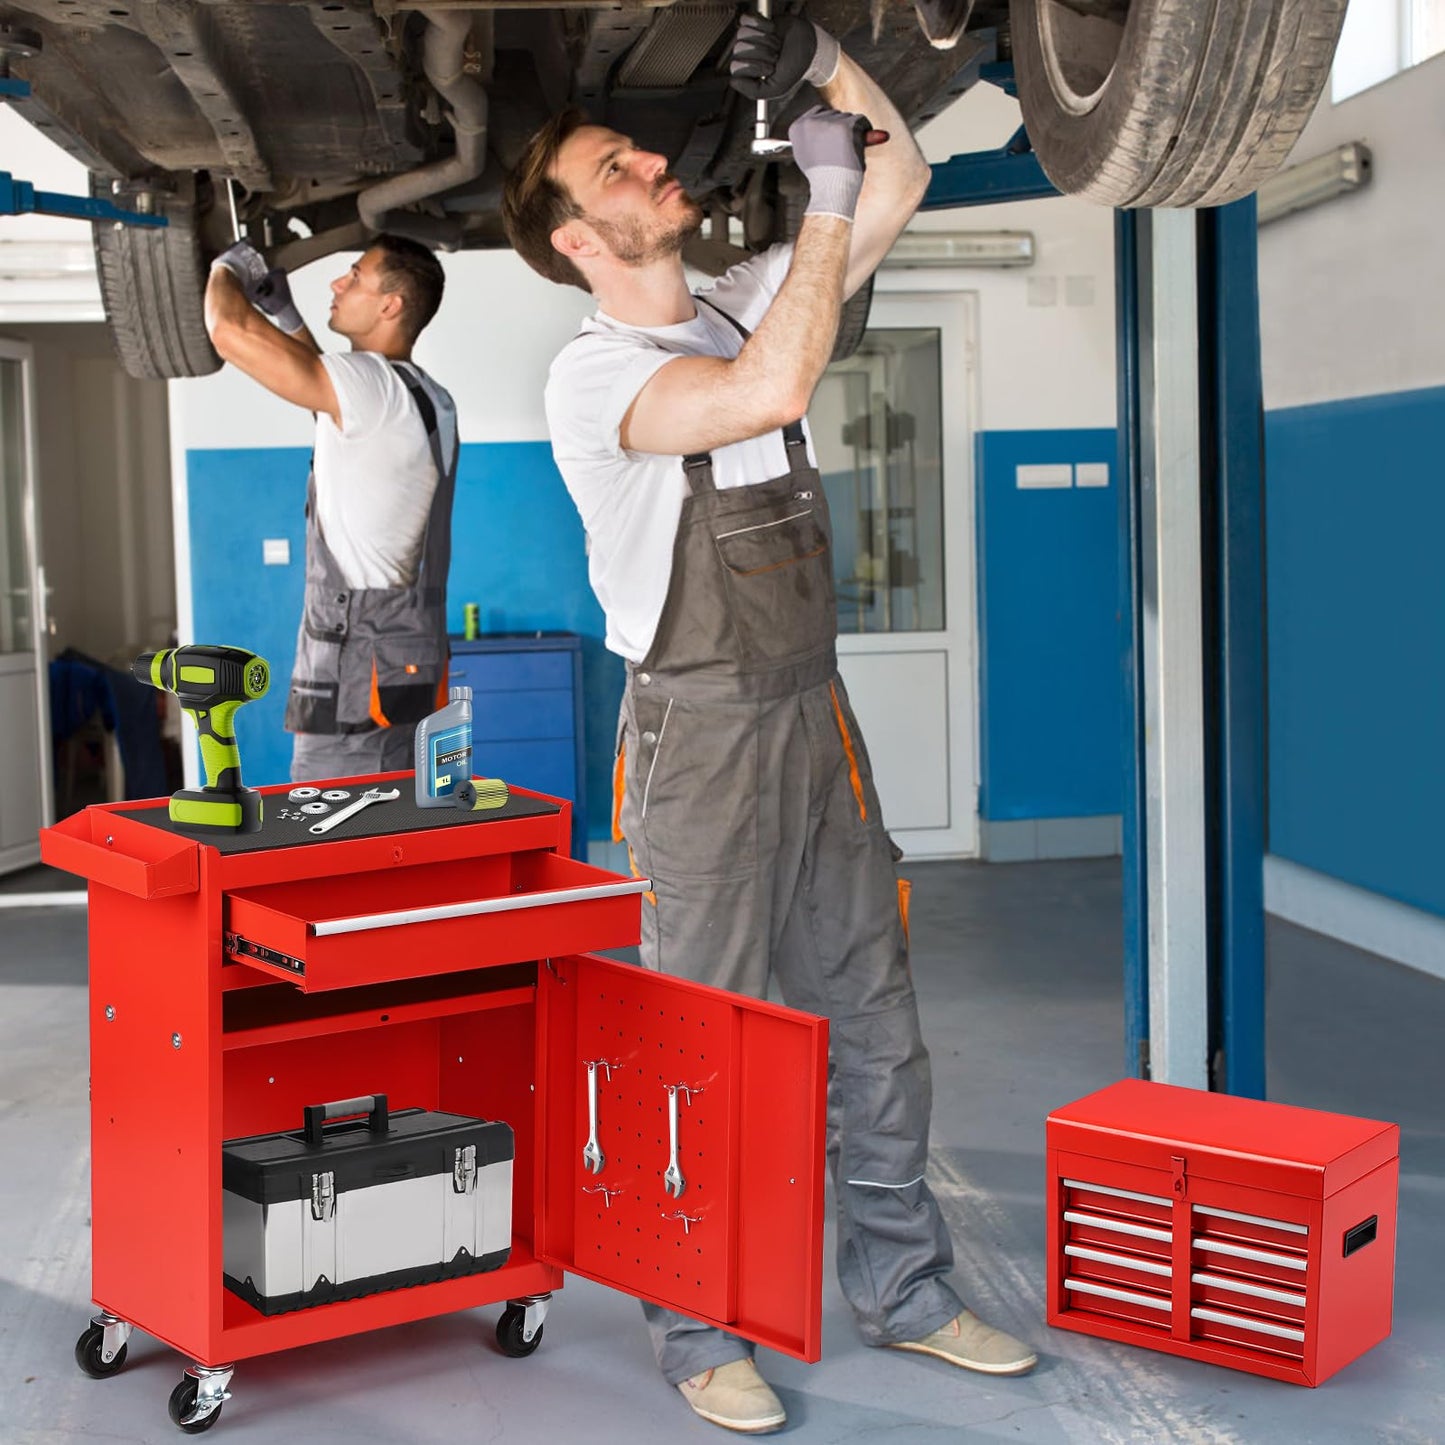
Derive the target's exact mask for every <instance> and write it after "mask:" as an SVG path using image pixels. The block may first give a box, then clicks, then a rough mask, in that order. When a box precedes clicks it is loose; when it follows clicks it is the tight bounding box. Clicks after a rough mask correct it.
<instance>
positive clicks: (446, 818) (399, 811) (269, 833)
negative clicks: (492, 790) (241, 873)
mask: <svg viewBox="0 0 1445 1445" xmlns="http://www.w3.org/2000/svg"><path fill="white" fill-rule="evenodd" d="M336 786H337V787H344V788H346V790H347V792H349V793H350V794H351V796H350V797H349V798H347V799H345V800H344V801H342V802H337V803H333V804H332V805H331V811H330V812H329V813H319V814H316V815H315V816H313V815H312V814H310V813H303V812H302V811H301V804H300V803H293V802H291V801H290V800H289V799H288V798H287V796H286V794H285V793H267V794H266V807H265V816H264V818H263V820H262V823H261V828H260V831H259V832H256V833H222V832H215V831H212V830H210V829H206V830H205V831H202V830H199V829H196V828H187V827H184V826H183V825H182V824H180V823H173V822H171V819H170V812H169V806H170V804H169V800H167V801H165V802H161V803H158V804H156V806H155V807H152V808H136V809H133V810H132V809H129V808H127V809H126V816H127V817H128V818H134V819H135V820H136V821H137V822H139V823H149V824H150V825H151V827H153V828H164V829H165V831H166V832H168V833H176V834H179V836H181V837H182V838H194V839H195V840H196V841H197V842H198V843H205V844H207V845H209V846H210V847H212V848H215V849H216V850H217V851H218V852H221V853H257V852H261V851H263V850H264V849H267V848H295V847H297V846H299V845H301V844H303V843H335V842H337V841H338V840H339V839H342V838H380V837H386V836H388V835H390V834H392V833H415V832H418V831H419V830H421V829H423V828H465V827H478V826H485V825H486V824H487V823H497V822H500V821H502V820H503V819H504V818H537V817H543V816H546V815H548V814H556V813H558V812H560V811H561V810H560V809H559V808H558V807H557V805H556V803H549V802H545V801H543V800H542V799H541V798H524V797H519V796H517V795H515V794H514V795H513V796H511V797H509V798H508V799H507V801H506V802H505V803H503V804H502V806H501V807H500V808H478V809H476V810H475V811H474V812H470V813H467V812H463V811H462V809H460V808H418V807H417V805H416V796H415V794H414V793H413V791H412V781H411V778H410V777H405V778H395V779H393V780H392V781H391V782H388V783H382V784H380V785H379V786H380V787H381V788H382V790H383V791H385V792H389V791H390V790H391V789H392V788H400V789H401V796H400V797H399V798H395V799H393V800H392V801H391V802H389V803H368V804H367V805H366V807H364V808H363V809H362V810H361V811H360V812H359V813H353V814H352V816H351V817H349V818H345V819H343V820H342V821H341V822H340V823H338V824H337V825H336V826H335V827H334V828H332V829H331V830H330V831H329V832H326V833H313V832H312V831H311V825H312V824H313V823H324V822H325V821H326V820H327V819H328V818H332V817H335V816H336V814H337V813H339V812H340V811H341V810H342V809H343V808H346V807H349V806H350V805H351V804H352V803H354V802H355V801H356V800H357V799H358V798H359V797H360V796H361V795H362V794H363V793H364V792H365V791H366V789H367V786H368V785H367V784H365V783H358V784H356V785H355V786H351V785H349V784H346V783H338V784H337V785H336Z"/></svg>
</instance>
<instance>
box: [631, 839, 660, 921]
mask: <svg viewBox="0 0 1445 1445" xmlns="http://www.w3.org/2000/svg"><path fill="white" fill-rule="evenodd" d="M627 866H628V867H629V868H631V869H632V876H633V877H634V878H641V877H642V869H641V868H639V867H638V866H637V859H636V858H634V857H633V856H632V844H631V843H629V844H628V845H627ZM642 896H643V897H644V898H645V899H647V901H648V902H649V903H650V904H652V906H653V907H654V908H656V907H657V894H656V893H654V892H653V891H652V889H650V888H649V889H648V890H647V892H646V893H644V894H643V895H642Z"/></svg>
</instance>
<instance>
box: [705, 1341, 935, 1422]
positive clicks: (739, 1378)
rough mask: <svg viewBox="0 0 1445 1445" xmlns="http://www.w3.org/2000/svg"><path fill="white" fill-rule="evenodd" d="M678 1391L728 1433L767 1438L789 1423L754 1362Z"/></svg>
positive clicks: (738, 1363)
mask: <svg viewBox="0 0 1445 1445" xmlns="http://www.w3.org/2000/svg"><path fill="white" fill-rule="evenodd" d="M930 1338H932V1336H930ZM677 1388H678V1389H679V1390H681V1391H682V1398H683V1399H684V1400H686V1401H687V1403H688V1404H689V1405H691V1406H692V1408H693V1410H694V1411H695V1412H696V1413H697V1414H699V1415H701V1416H702V1418H703V1419H704V1420H710V1421H711V1422H712V1423H713V1424H714V1425H721V1426H722V1427H723V1429H724V1430H738V1431H741V1432H742V1433H743V1434H744V1435H765V1434H767V1433H768V1432H769V1431H770V1430H777V1429H778V1428H779V1427H781V1426H782V1425H784V1424H786V1423H787V1419H788V1415H787V1411H785V1410H784V1409H783V1402H782V1401H781V1400H779V1399H778V1397H777V1396H776V1395H775V1394H773V1392H772V1390H771V1388H770V1387H769V1385H768V1382H767V1381H766V1380H765V1379H763V1377H762V1376H761V1375H760V1374H758V1367H757V1366H756V1365H755V1364H753V1362H752V1361H751V1360H730V1361H729V1362H728V1363H727V1364H726V1365H719V1366H718V1367H717V1368H716V1369H713V1370H704V1371H703V1372H702V1374H700V1375H694V1376H693V1377H692V1379H690V1380H684V1381H683V1382H682V1383H681V1384H680V1385H679V1386H678V1387H677Z"/></svg>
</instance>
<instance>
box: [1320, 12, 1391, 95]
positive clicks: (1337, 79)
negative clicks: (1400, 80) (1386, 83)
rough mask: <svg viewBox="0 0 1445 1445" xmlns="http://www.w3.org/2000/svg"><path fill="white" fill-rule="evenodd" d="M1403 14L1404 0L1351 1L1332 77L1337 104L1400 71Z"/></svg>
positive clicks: (1333, 92) (1332, 86)
mask: <svg viewBox="0 0 1445 1445" xmlns="http://www.w3.org/2000/svg"><path fill="white" fill-rule="evenodd" d="M1405 3H1407V4H1408V3H1410V0H1405ZM1400 15H1401V0H1350V7H1349V9H1348V10H1346V11H1345V24H1344V29H1343V30H1341V31H1340V43H1339V48H1338V49H1337V50H1336V51H1335V68H1334V71H1333V73H1332V75H1331V77H1330V99H1331V100H1333V101H1334V102H1335V103H1336V104H1339V102H1340V101H1342V100H1348V99H1349V98H1350V96H1352V95H1358V94H1359V93H1360V91H1362V90H1367V89H1368V88H1369V87H1370V86H1372V85H1378V84H1379V83H1380V82H1381V81H1382V80H1388V79H1389V78H1390V77H1391V76H1392V75H1396V74H1398V73H1399V70H1400V56H1401V49H1402V47H1401V44H1400V41H1401V35H1400Z"/></svg>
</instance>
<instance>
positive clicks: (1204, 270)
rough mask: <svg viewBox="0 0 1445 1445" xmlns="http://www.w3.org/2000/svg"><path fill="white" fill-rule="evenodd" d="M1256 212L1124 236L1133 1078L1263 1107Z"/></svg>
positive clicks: (1123, 504)
mask: <svg viewBox="0 0 1445 1445" xmlns="http://www.w3.org/2000/svg"><path fill="white" fill-rule="evenodd" d="M1254 231H1255V211H1254V203H1253V201H1252V200H1250V201H1244V202H1240V203H1238V204H1237V205H1235V206H1229V207H1224V208H1221V209H1219V210H1212V211H1201V212H1197V213H1196V212H1191V211H1173V212H1165V211H1160V212H1152V213H1150V212H1144V213H1140V212H1121V213H1120V214H1119V216H1118V219H1117V225H1116V241H1117V247H1116V251H1117V262H1116V264H1117V266H1118V281H1119V285H1118V298H1119V301H1118V305H1119V314H1118V322H1119V428H1120V438H1121V444H1120V462H1121V473H1122V478H1123V484H1122V485H1121V487H1120V509H1121V510H1120V535H1121V538H1122V543H1123V557H1122V566H1121V599H1120V600H1121V615H1122V617H1123V619H1124V628H1123V632H1124V639H1123V658H1124V688H1125V702H1126V723H1127V732H1128V737H1129V741H1130V743H1131V745H1132V746H1131V749H1130V755H1129V757H1128V758H1127V759H1126V769H1125V797H1124V940H1125V978H1124V983H1125V990H1124V992H1125V1033H1126V1058H1125V1068H1126V1070H1127V1072H1129V1073H1133V1074H1140V1075H1143V1076H1147V1077H1152V1078H1155V1079H1159V1080H1161V1081H1163V1082H1167V1083H1176V1084H1188V1085H1191V1086H1194V1087H1200V1088H1202V1087H1214V1088H1222V1089H1228V1090H1229V1091H1230V1092H1233V1093H1246V1094H1252V1095H1255V1096H1262V1095H1263V1092H1264V1026H1263V1019H1264V1013H1263V1008H1264V959H1263V954H1264V925H1263V848H1264V829H1263V817H1264V725H1263V717H1264V665H1263V658H1264V650H1263V638H1264V607H1263V580H1262V578H1263V548H1262V542H1261V535H1262V498H1263V430H1262V423H1261V419H1262V408H1261V401H1260V372H1259V315H1258V287H1257V279H1256V266H1255V260H1256V257H1255V234H1254Z"/></svg>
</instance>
